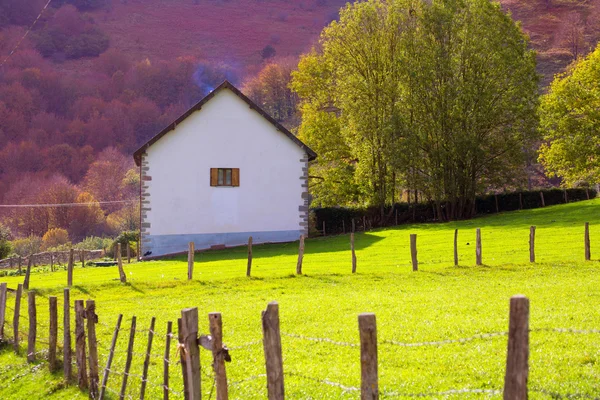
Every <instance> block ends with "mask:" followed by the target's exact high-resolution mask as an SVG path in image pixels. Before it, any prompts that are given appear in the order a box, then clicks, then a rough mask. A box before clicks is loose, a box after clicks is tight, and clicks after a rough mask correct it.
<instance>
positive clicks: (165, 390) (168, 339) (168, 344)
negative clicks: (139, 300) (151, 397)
mask: <svg viewBox="0 0 600 400" xmlns="http://www.w3.org/2000/svg"><path fill="white" fill-rule="evenodd" d="M172 331H173V322H171V321H168V322H167V336H166V338H165V357H164V360H163V399H164V400H169V362H170V361H169V355H170V354H169V353H170V352H171V336H172V333H171V332H172Z"/></svg>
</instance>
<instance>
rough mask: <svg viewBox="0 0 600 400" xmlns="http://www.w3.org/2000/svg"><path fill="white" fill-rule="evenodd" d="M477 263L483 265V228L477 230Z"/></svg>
mask: <svg viewBox="0 0 600 400" xmlns="http://www.w3.org/2000/svg"><path fill="white" fill-rule="evenodd" d="M475 261H476V263H477V265H482V261H481V228H477V237H476V240H475Z"/></svg>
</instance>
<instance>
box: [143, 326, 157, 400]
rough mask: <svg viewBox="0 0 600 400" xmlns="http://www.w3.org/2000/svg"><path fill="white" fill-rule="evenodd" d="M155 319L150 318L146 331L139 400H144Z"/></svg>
mask: <svg viewBox="0 0 600 400" xmlns="http://www.w3.org/2000/svg"><path fill="white" fill-rule="evenodd" d="M155 323H156V317H152V320H151V321H150V329H148V345H147V346H146V359H145V360H144V370H143V372H142V387H141V389H140V400H144V395H145V393H146V382H147V379H148V368H149V367H150V352H151V351H152V339H153V338H154V325H155Z"/></svg>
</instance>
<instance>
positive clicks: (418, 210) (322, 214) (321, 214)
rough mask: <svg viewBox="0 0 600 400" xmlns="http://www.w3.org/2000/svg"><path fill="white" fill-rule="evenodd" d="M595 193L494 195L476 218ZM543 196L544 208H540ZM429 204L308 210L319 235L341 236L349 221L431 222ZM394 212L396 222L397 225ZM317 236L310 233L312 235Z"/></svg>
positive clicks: (364, 226)
mask: <svg viewBox="0 0 600 400" xmlns="http://www.w3.org/2000/svg"><path fill="white" fill-rule="evenodd" d="M596 194H597V193H596V190H594V189H586V188H580V189H566V190H562V189H549V190H542V191H523V192H513V193H501V194H497V195H493V194H492V195H485V196H479V197H477V199H476V200H475V209H476V214H477V215H486V214H492V213H496V212H503V211H515V210H520V209H531V208H539V207H542V206H543V205H545V206H552V205H556V204H564V203H566V202H573V201H581V200H587V199H588V198H594V197H596ZM542 195H543V201H544V204H543V205H542ZM565 196H566V197H565ZM433 209H434V207H433V204H432V203H419V204H417V205H410V206H409V205H408V204H407V203H396V204H394V205H393V206H387V207H386V208H385V210H384V214H385V215H384V217H383V218H382V217H381V212H380V210H379V208H378V207H364V208H345V207H325V208H314V209H311V211H312V213H313V214H314V226H313V227H312V228H313V229H316V230H317V231H319V232H320V233H321V234H322V233H323V223H325V233H326V234H327V235H332V234H340V233H343V232H351V231H352V221H354V223H355V229H356V230H357V231H363V230H369V229H372V228H378V227H385V226H394V225H396V223H397V224H405V223H411V222H433V221H434V218H435V214H434V211H433ZM396 212H397V214H398V215H397V221H396ZM315 233H316V232H312V234H313V235H314V234H315Z"/></svg>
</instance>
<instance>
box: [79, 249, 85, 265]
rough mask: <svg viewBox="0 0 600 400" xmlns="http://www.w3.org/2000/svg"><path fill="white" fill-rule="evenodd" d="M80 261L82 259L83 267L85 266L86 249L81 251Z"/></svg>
mask: <svg viewBox="0 0 600 400" xmlns="http://www.w3.org/2000/svg"><path fill="white" fill-rule="evenodd" d="M79 261H81V268H85V250H83V249H82V250H81V251H80V252H79Z"/></svg>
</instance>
